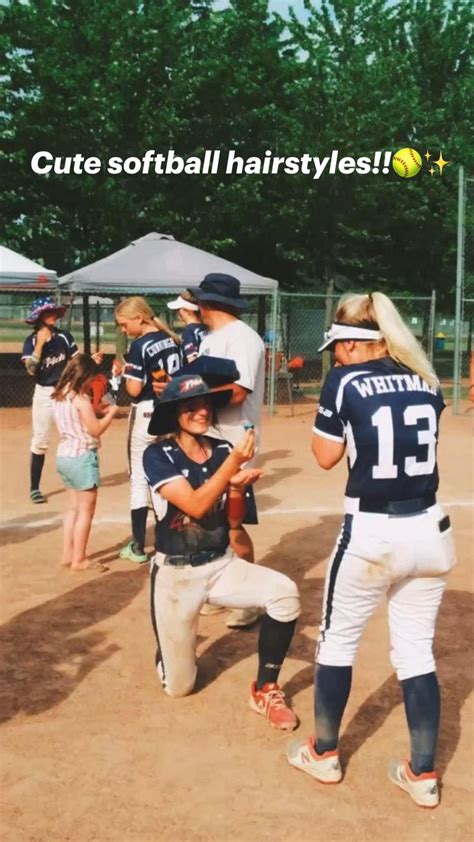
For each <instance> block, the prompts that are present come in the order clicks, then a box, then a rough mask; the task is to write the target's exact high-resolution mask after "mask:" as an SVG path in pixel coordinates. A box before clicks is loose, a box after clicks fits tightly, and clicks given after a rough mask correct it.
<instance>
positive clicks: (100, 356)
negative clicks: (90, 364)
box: [91, 351, 104, 365]
mask: <svg viewBox="0 0 474 842" xmlns="http://www.w3.org/2000/svg"><path fill="white" fill-rule="evenodd" d="M91 357H92V359H93V360H94V362H95V363H97V365H100V364H101V362H102V360H103V359H104V354H103V352H102V351H96V352H95V354H91Z"/></svg>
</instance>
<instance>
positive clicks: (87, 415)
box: [73, 395, 118, 438]
mask: <svg viewBox="0 0 474 842" xmlns="http://www.w3.org/2000/svg"><path fill="white" fill-rule="evenodd" d="M73 404H74V406H75V407H76V409H77V411H78V412H79V417H80V419H81V422H82V424H83V425H84V427H85V429H86V430H87V432H88V433H89V435H90V436H94V438H99V436H101V435H102V433H104V432H105V430H106V429H107V427H110V425H111V423H112V419H113V418H114V416H115V415H116V414H117V411H118V406H116V405H115V404H113V405H108V406H107V408H106V409H104V417H103V418H100V419H99V418H96V416H95V413H94V410H93V409H92V404H91V402H90V400H89V398H88V397H86V395H76V397H75V398H74V399H73Z"/></svg>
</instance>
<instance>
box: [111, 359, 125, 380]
mask: <svg viewBox="0 0 474 842" xmlns="http://www.w3.org/2000/svg"><path fill="white" fill-rule="evenodd" d="M124 368H125V363H124V361H123V360H120V359H119V358H118V357H115V359H114V361H113V363H112V374H115V376H116V377H118V376H119V375H120V374H122V372H123V370H124Z"/></svg>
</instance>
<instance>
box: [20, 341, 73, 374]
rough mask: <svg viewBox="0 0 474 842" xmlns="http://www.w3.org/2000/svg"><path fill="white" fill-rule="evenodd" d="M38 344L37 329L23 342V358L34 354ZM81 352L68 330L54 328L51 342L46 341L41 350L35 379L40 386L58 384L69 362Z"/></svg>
mask: <svg viewBox="0 0 474 842" xmlns="http://www.w3.org/2000/svg"><path fill="white" fill-rule="evenodd" d="M35 345H36V330H34V331H33V333H30V335H29V336H27V337H26V339H25V342H24V344H23V352H22V355H21V358H22V360H27V359H29V358H30V357H32V356H33V353H34V350H35ZM78 353H79V348H78V347H77V345H76V343H75V341H74V337H73V336H72V334H70V333H69V332H68V331H67V330H58V329H57V328H53V335H52V337H51V339H50V340H49V342H45V343H44V345H43V349H42V351H41V360H40V364H39V366H38V368H37V369H36V374H35V380H36V382H37V383H38V384H39V385H40V386H56V383H57V382H58V380H59V378H60V377H61V374H62V373H63V371H64V369H65V368H66V365H67V363H68V362H69V360H70V359H72V357H75V356H76V354H78Z"/></svg>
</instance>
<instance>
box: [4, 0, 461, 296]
mask: <svg viewBox="0 0 474 842" xmlns="http://www.w3.org/2000/svg"><path fill="white" fill-rule="evenodd" d="M268 6H269V4H268V2H267V0H230V2H229V4H228V6H226V7H225V8H220V7H219V8H217V7H216V6H215V5H214V4H213V2H211V0H68V1H67V0H64V1H63V0H26V2H25V0H10V2H7V3H6V4H4V5H2V6H1V7H0V15H1V17H2V31H3V35H2V40H1V45H2V64H3V65H4V66H3V68H2V80H3V81H2V88H3V97H2V98H3V106H2V108H1V109H0V119H1V121H2V123H3V136H4V152H3V155H2V158H3V165H4V167H3V168H4V177H3V188H2V200H1V222H2V229H3V231H4V242H5V243H6V244H7V245H8V246H10V247H11V248H14V249H15V250H18V251H20V252H23V253H25V254H27V255H28V256H30V257H31V258H33V259H38V258H40V259H42V260H44V263H45V265H47V266H51V267H52V268H55V269H56V270H57V271H58V273H59V274H62V273H64V272H66V271H70V270H71V269H72V268H74V267H75V266H79V265H84V264H86V263H89V262H91V261H93V260H96V259H99V258H100V257H103V256H105V255H107V254H109V253H110V252H112V251H113V250H115V249H117V248H120V247H123V246H124V245H126V244H127V243H128V242H130V241H131V240H133V239H136V238H137V237H139V236H142V235H143V234H146V233H148V232H150V231H153V230H155V231H160V232H162V233H169V234H173V236H174V237H175V238H176V239H179V240H182V241H184V242H187V243H189V244H191V245H195V246H198V247H200V248H204V249H207V250H209V251H212V252H215V253H218V254H221V255H223V256H225V257H228V258H229V259H231V260H234V261H235V262H237V263H241V264H242V265H244V266H246V267H248V268H250V269H253V270H254V271H256V272H259V273H261V274H263V275H266V276H269V277H274V278H277V279H278V280H279V281H280V284H281V286H282V287H283V288H284V289H295V290H296V289H298V290H308V289H317V290H318V291H321V290H324V289H326V288H327V287H328V285H329V286H331V285H334V286H335V288H336V289H346V288H347V289H349V288H369V287H370V288H375V287H378V288H381V289H386V290H396V291H403V292H411V293H413V294H420V295H421V294H427V293H429V292H430V291H431V289H432V288H436V289H437V292H438V296H439V297H440V298H441V299H444V300H445V301H446V302H447V301H448V300H449V298H450V296H451V295H452V291H453V288H454V281H455V266H456V219H457V170H458V165H459V164H461V163H462V164H464V166H465V167H466V168H467V170H468V171H469V170H470V171H471V172H472V157H473V152H472V145H471V144H470V140H471V138H472V136H473V125H472V114H473V113H474V108H473V105H474V103H473V87H474V86H473V74H472V54H473V50H472V46H473V7H472V3H471V0H450V2H448V0H399V2H388V0H360V2H355V0H331V2H330V1H329V0H322V2H310V0H305V7H306V10H307V14H308V18H307V20H305V22H304V23H303V22H302V21H301V19H299V18H298V17H297V16H296V15H295V14H294V12H292V10H291V7H290V9H289V13H288V17H286V18H284V17H282V16H281V15H278V14H275V13H270V12H269V9H268ZM403 147H413V148H415V149H417V150H418V151H419V152H420V153H421V154H422V155H423V156H424V155H425V153H429V154H430V155H431V156H432V157H431V158H430V159H429V160H428V159H426V158H425V157H423V168H422V171H421V172H420V174H419V175H418V176H416V177H414V178H412V179H402V178H399V177H398V176H397V175H396V174H395V173H394V172H393V171H392V170H391V171H390V173H389V174H387V175H381V174H379V175H377V176H375V175H373V174H368V175H365V176H358V175H350V176H348V175H344V174H341V173H338V174H336V175H331V176H329V175H327V174H325V175H322V176H321V178H320V179H318V180H314V179H313V178H312V177H311V176H309V175H304V174H301V173H299V174H298V173H297V174H294V175H288V174H285V173H281V172H280V173H278V174H275V175H268V174H260V175H259V174H253V175H245V174H243V175H238V174H232V175H226V174H223V173H220V174H218V175H211V174H209V175H202V174H201V175H197V174H195V175H184V174H181V175H154V174H152V173H148V174H146V175H145V174H142V175H140V174H138V175H125V174H122V175H115V176H112V175H109V174H108V173H107V172H105V171H102V172H100V173H99V174H96V175H86V174H82V175H73V174H71V175H58V174H54V173H51V174H49V175H47V176H40V175H37V174H35V173H33V172H32V170H31V166H30V162H31V158H32V156H33V154H34V153H35V152H38V151H40V150H48V151H49V152H51V153H52V154H53V155H55V156H72V155H74V154H76V153H81V154H83V155H85V156H89V155H95V156H98V157H99V158H100V159H102V160H107V159H108V158H109V157H110V156H112V155H116V156H120V157H122V158H123V159H126V158H127V157H129V156H138V157H141V156H142V155H144V154H145V152H146V151H147V150H149V149H155V150H157V151H158V152H166V151H167V150H169V149H173V150H175V152H176V154H177V155H182V156H183V157H189V156H198V157H202V156H203V154H204V151H205V150H206V149H212V150H221V153H222V156H224V157H225V156H226V155H227V152H228V150H229V149H233V150H235V153H236V154H237V155H239V156H242V157H243V158H248V157H250V156H259V157H263V156H264V155H265V151H266V150H271V152H272V155H274V156H282V157H288V156H302V155H303V154H306V153H309V154H310V155H314V156H321V157H323V156H325V155H327V154H330V152H331V151H332V150H333V149H338V150H340V151H341V154H347V155H353V156H354V157H356V158H357V157H358V156H363V155H371V154H373V153H374V151H376V150H392V151H395V150H397V149H399V148H403ZM440 151H442V153H443V156H444V158H445V159H446V160H448V161H449V162H450V163H449V164H448V165H447V166H446V167H445V168H444V169H443V172H442V175H441V173H440V171H439V167H438V166H434V167H433V166H432V163H433V161H435V160H436V159H438V158H439V153H440ZM430 166H431V167H432V169H433V174H432V175H431V174H430V172H429V168H430ZM467 210H468V219H469V216H470V217H471V218H472V213H473V211H472V207H470V206H469V207H468V209H467ZM468 262H469V261H468Z"/></svg>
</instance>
